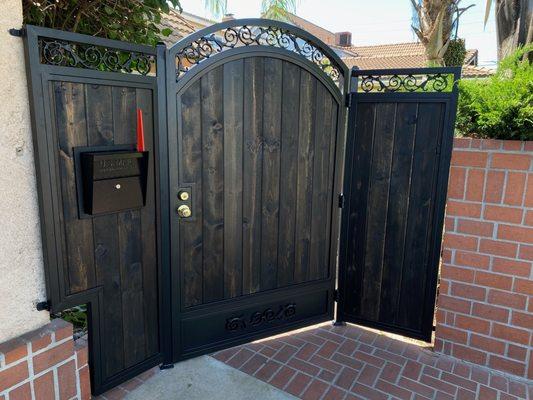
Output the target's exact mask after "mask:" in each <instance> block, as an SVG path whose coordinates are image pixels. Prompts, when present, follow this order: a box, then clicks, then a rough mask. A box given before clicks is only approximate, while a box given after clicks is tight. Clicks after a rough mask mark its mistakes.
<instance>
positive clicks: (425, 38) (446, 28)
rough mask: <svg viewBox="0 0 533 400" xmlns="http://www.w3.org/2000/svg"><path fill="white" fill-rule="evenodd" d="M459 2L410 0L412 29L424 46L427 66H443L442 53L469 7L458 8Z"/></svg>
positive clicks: (458, 0) (454, 0)
mask: <svg viewBox="0 0 533 400" xmlns="http://www.w3.org/2000/svg"><path fill="white" fill-rule="evenodd" d="M460 2H461V0H411V4H412V5H413V8H414V10H415V16H414V17H415V24H413V26H412V28H413V30H414V31H415V33H416V35H417V36H418V39H419V40H420V42H422V44H423V45H424V48H425V51H426V57H427V59H428V65H429V66H443V65H444V59H443V57H444V53H446V50H447V49H448V45H449V44H450V38H451V36H452V32H453V30H454V27H455V26H456V24H457V23H458V20H459V17H460V16H461V15H462V14H463V13H464V12H465V11H466V10H468V9H469V8H470V7H472V6H473V5H470V6H468V7H464V8H460V7H459V3H460Z"/></svg>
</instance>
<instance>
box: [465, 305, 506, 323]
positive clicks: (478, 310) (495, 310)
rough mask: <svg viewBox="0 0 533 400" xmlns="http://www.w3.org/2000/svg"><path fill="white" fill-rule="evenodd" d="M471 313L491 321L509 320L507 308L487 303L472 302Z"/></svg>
mask: <svg viewBox="0 0 533 400" xmlns="http://www.w3.org/2000/svg"><path fill="white" fill-rule="evenodd" d="M472 314H473V315H475V316H477V317H481V318H486V319H489V320H492V321H499V322H507V321H508V320H509V310H507V309H505V308H501V307H495V306H493V305H489V304H481V303H474V305H473V306H472Z"/></svg>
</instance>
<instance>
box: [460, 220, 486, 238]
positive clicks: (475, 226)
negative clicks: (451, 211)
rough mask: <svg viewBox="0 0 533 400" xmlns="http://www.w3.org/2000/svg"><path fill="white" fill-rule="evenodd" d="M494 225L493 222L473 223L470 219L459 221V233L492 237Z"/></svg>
mask: <svg viewBox="0 0 533 400" xmlns="http://www.w3.org/2000/svg"><path fill="white" fill-rule="evenodd" d="M493 231H494V224H493V223H491V222H481V221H472V220H469V219H462V218H461V219H459V221H458V224H457V232H459V233H465V234H467V235H475V236H487V237H492V232H493Z"/></svg>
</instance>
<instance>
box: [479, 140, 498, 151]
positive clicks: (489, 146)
mask: <svg viewBox="0 0 533 400" xmlns="http://www.w3.org/2000/svg"><path fill="white" fill-rule="evenodd" d="M480 142H481V148H482V149H484V150H500V149H501V148H502V142H503V140H495V139H482V140H480Z"/></svg>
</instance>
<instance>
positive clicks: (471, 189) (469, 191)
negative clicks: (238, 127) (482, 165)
mask: <svg viewBox="0 0 533 400" xmlns="http://www.w3.org/2000/svg"><path fill="white" fill-rule="evenodd" d="M484 186H485V171H483V170H480V169H469V170H468V178H467V180H466V194H465V199H466V200H469V201H482V200H483V188H484Z"/></svg>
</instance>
